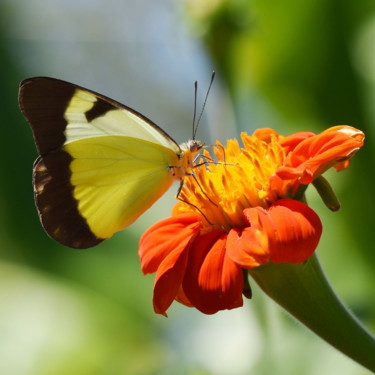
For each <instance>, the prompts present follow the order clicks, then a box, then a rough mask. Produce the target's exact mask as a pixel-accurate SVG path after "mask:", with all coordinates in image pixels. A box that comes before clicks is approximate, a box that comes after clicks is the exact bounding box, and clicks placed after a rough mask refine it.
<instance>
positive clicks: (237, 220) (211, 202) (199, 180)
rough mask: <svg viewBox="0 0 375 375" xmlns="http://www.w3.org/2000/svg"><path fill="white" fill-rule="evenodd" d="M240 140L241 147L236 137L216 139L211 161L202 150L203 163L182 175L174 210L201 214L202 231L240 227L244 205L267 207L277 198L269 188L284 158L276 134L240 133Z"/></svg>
mask: <svg viewBox="0 0 375 375" xmlns="http://www.w3.org/2000/svg"><path fill="white" fill-rule="evenodd" d="M241 139H242V142H243V144H244V147H243V148H241V147H240V145H239V143H238V141H237V140H229V141H228V142H227V146H226V147H224V146H222V145H221V143H219V142H217V143H216V146H215V147H214V148H213V152H214V154H215V156H216V161H214V162H212V161H211V160H212V157H211V155H210V153H209V152H208V151H207V150H205V152H204V154H203V156H204V159H203V160H201V161H200V162H204V161H205V162H206V163H205V164H203V165H202V166H199V167H196V168H194V176H188V177H186V178H185V180H184V186H183V188H182V190H181V192H180V195H179V198H180V199H181V200H183V201H184V202H181V203H179V204H178V205H177V207H176V208H175V212H197V213H198V214H200V215H201V216H203V217H204V220H202V222H203V225H204V227H206V230H207V229H208V228H209V230H213V229H216V228H217V229H219V228H222V229H226V230H229V229H230V228H233V227H239V228H241V227H244V222H243V215H242V213H243V210H244V209H245V208H249V207H257V206H260V207H263V208H267V207H269V205H270V204H271V203H272V202H274V201H275V200H277V199H278V198H279V197H278V196H277V192H273V191H271V189H270V177H271V176H272V175H274V173H275V171H276V169H277V168H278V167H280V166H281V165H282V163H283V160H284V157H285V155H284V150H283V148H282V147H281V146H280V144H279V142H278V137H277V135H276V134H271V135H270V136H269V137H268V139H267V141H264V140H262V139H260V138H258V137H257V136H255V135H253V136H249V135H247V134H246V133H242V134H241ZM212 226H214V227H215V228H212Z"/></svg>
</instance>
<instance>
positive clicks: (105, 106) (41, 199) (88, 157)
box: [19, 77, 203, 248]
mask: <svg viewBox="0 0 375 375" xmlns="http://www.w3.org/2000/svg"><path fill="white" fill-rule="evenodd" d="M19 103H20V108H21V110H22V112H23V114H24V115H25V117H26V119H27V120H28V121H29V123H30V125H31V128H32V131H33V136H34V140H35V143H36V146H37V149H38V152H39V154H40V155H39V157H38V158H37V160H36V161H35V164H34V171H33V185H34V195H35V201H36V206H37V209H38V211H39V216H40V220H41V222H42V225H43V226H44V228H45V230H46V231H47V233H48V234H49V235H50V236H51V237H52V238H54V239H55V240H57V241H58V242H60V243H62V244H64V245H66V246H70V247H74V248H87V247H91V246H95V245H97V244H98V243H100V242H101V241H103V240H104V239H107V238H109V237H111V236H112V235H113V234H114V233H115V232H117V231H119V230H121V229H123V228H125V227H127V226H128V225H130V224H131V223H133V222H134V221H135V220H136V219H137V218H138V217H139V216H140V215H141V214H142V213H143V212H144V211H145V210H147V209H148V208H149V207H150V206H151V205H152V204H153V203H154V202H155V201H156V200H157V199H159V198H160V196H161V195H163V194H164V193H165V192H166V190H168V188H169V187H170V186H171V185H172V183H173V181H175V180H180V181H181V180H183V178H184V177H185V176H186V175H189V174H191V173H192V168H193V166H194V160H195V157H196V155H197V153H199V151H200V150H201V149H202V147H203V145H202V144H201V142H199V141H197V140H192V141H188V142H187V143H185V144H182V145H181V146H179V145H178V144H177V143H176V142H175V141H174V140H173V139H172V138H171V137H170V136H169V135H168V134H167V133H165V132H164V131H163V130H162V129H161V128H159V127H158V126H157V125H156V124H154V123H153V122H152V121H151V120H149V119H148V118H146V117H144V116H143V115H141V114H140V113H138V112H136V111H134V110H133V109H131V108H129V107H126V106H124V105H122V104H120V103H118V102H116V101H114V100H112V99H109V98H107V97H105V96H103V95H100V94H97V93H95V92H93V91H90V90H87V89H84V88H82V87H79V86H76V85H74V84H71V83H68V82H64V81H61V80H57V79H53V78H47V77H36V78H31V79H27V80H25V81H23V82H22V83H21V86H20V93H19Z"/></svg>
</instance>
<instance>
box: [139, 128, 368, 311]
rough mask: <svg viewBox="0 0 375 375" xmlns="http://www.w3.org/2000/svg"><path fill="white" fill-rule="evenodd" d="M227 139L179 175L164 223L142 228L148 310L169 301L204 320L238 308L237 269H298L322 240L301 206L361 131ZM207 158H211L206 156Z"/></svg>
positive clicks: (344, 159) (260, 133)
mask: <svg viewBox="0 0 375 375" xmlns="http://www.w3.org/2000/svg"><path fill="white" fill-rule="evenodd" d="M241 138H242V142H243V144H244V147H243V148H241V147H240V146H239V144H238V142H237V141H236V140H229V141H228V142H227V145H226V147H225V148H224V147H223V146H222V145H221V144H220V143H219V142H218V143H217V144H216V146H215V147H214V149H213V152H214V154H215V156H216V159H217V163H206V164H205V165H202V166H199V167H196V168H195V169H194V172H195V176H189V177H186V178H185V180H184V186H183V189H182V191H181V193H180V196H179V198H180V199H182V200H183V202H179V203H177V205H176V206H175V208H174V210H173V213H172V216H171V217H170V218H168V219H165V220H162V221H160V222H158V223H156V224H155V225H153V226H152V227H151V228H149V229H148V230H147V231H146V232H145V233H144V235H143V236H142V238H141V240H140V244H139V256H140V259H141V266H142V271H143V272H144V273H145V274H147V273H154V272H156V279H155V285H154V299H153V301H154V309H155V312H157V313H160V314H163V315H166V310H167V309H168V307H169V306H170V305H171V303H172V302H173V300H177V301H179V302H181V303H183V304H185V305H187V306H194V307H196V308H197V309H198V310H200V311H202V312H203V313H206V314H213V313H215V312H217V311H219V310H224V309H232V308H235V307H239V306H241V305H242V304H243V300H242V293H243V291H244V289H246V288H245V285H246V282H247V279H246V276H245V275H246V274H245V273H244V270H246V269H249V268H253V267H258V266H261V265H265V264H268V263H269V262H273V263H280V262H289V263H300V262H304V261H305V260H306V259H308V258H309V257H310V256H311V254H312V253H313V252H314V250H315V249H316V247H317V245H318V243H319V239H320V236H321V233H322V224H321V222H320V219H319V217H318V215H317V214H316V213H315V212H314V211H313V210H312V209H311V208H310V207H308V206H307V205H306V204H305V203H303V202H302V201H299V200H297V199H300V198H301V191H302V200H303V192H304V190H305V189H306V187H307V184H310V183H311V182H313V181H314V179H316V178H318V177H319V176H320V175H321V174H322V173H324V172H325V171H326V170H327V169H329V168H330V167H333V166H334V167H335V168H336V169H337V170H342V169H344V168H347V167H348V165H349V159H350V158H351V157H352V156H353V155H354V154H355V153H356V152H357V151H358V150H359V149H360V148H361V147H362V145H363V140H364V134H363V133H362V132H361V131H359V130H357V129H355V128H352V127H349V126H336V127H333V128H330V129H327V130H326V131H324V132H322V133H321V134H318V135H317V134H314V133H311V132H300V133H296V134H292V135H290V136H288V137H282V136H280V135H279V134H278V133H277V132H275V131H274V130H271V129H259V130H257V131H256V132H255V133H254V134H253V135H252V136H249V135H247V134H245V133H242V134H241ZM204 156H205V157H206V160H210V159H211V156H210V154H209V153H208V152H207V150H205V153H204Z"/></svg>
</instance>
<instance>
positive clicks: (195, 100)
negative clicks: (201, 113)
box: [192, 81, 198, 139]
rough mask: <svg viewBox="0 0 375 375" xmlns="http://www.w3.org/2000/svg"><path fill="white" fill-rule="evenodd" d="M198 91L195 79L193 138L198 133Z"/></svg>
mask: <svg viewBox="0 0 375 375" xmlns="http://www.w3.org/2000/svg"><path fill="white" fill-rule="evenodd" d="M197 93H198V82H197V81H195V82H194V116H193V126H192V129H193V134H192V136H193V138H192V139H195V133H196V126H195V117H196V115H197Z"/></svg>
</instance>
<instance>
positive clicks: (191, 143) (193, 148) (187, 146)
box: [180, 139, 204, 154]
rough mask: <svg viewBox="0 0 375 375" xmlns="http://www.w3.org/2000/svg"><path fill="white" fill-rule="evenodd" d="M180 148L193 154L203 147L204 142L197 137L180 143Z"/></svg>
mask: <svg viewBox="0 0 375 375" xmlns="http://www.w3.org/2000/svg"><path fill="white" fill-rule="evenodd" d="M180 148H181V150H182V151H183V152H186V151H189V152H191V153H193V154H197V153H198V152H199V151H201V150H202V149H203V148H204V143H202V142H201V141H199V140H197V139H190V140H188V141H187V142H184V143H182V144H181V145H180Z"/></svg>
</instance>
